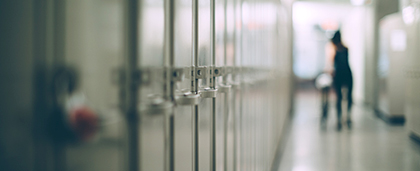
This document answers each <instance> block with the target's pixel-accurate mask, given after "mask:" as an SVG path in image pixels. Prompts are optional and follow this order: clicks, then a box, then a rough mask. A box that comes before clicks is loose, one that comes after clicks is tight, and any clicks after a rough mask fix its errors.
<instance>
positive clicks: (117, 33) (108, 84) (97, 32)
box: [53, 0, 126, 171]
mask: <svg viewBox="0 0 420 171" xmlns="http://www.w3.org/2000/svg"><path fill="white" fill-rule="evenodd" d="M55 5H56V6H55V9H54V10H55V12H56V14H57V13H59V14H57V15H58V16H61V17H59V18H58V19H57V20H56V21H57V22H59V23H56V27H57V28H62V29H61V30H60V31H58V32H56V34H55V36H56V38H62V39H61V41H57V42H56V44H57V45H56V46H57V47H58V48H56V51H58V53H57V54H59V52H60V51H61V52H62V54H61V55H60V54H59V55H57V56H55V59H54V60H55V61H56V62H55V65H56V67H58V68H61V67H62V68H65V69H64V70H67V69H68V68H71V71H69V72H72V74H73V75H74V79H75V80H76V83H75V84H76V85H75V90H74V91H73V92H72V93H68V94H65V96H67V97H66V98H65V102H64V103H65V108H66V109H65V110H66V113H65V114H64V115H66V116H65V117H66V119H67V120H68V122H69V123H68V124H69V125H70V127H71V126H72V125H74V124H76V125H77V124H82V125H83V124H86V125H87V126H86V125H85V126H86V127H94V129H95V131H94V132H93V133H92V135H89V136H90V137H86V138H85V137H82V138H80V137H79V138H76V139H75V140H68V141H65V142H61V143H60V147H59V148H60V149H56V152H57V153H60V154H59V155H58V156H57V157H58V158H59V159H58V160H62V161H61V162H62V163H61V164H59V165H60V166H58V168H57V169H58V170H78V171H81V170H110V171H111V170H123V168H124V167H125V165H124V163H125V161H124V160H125V159H126V155H125V153H124V152H125V150H124V146H125V145H126V134H125V132H126V125H125V122H124V120H125V119H124V118H125V117H124V114H123V113H122V112H121V108H120V107H119V105H120V104H121V103H120V92H119V86H118V85H116V84H115V83H113V81H114V80H113V77H112V75H113V72H114V70H116V69H118V68H119V67H121V66H122V64H123V60H124V53H125V52H124V48H125V47H124V41H125V40H124V30H123V29H124V8H125V6H124V3H123V1H119V0H105V1H102V0H76V1H73V0H68V1H62V2H56V4H55ZM60 48H61V49H60ZM53 79H55V78H53ZM59 81H60V80H57V83H56V84H59ZM81 108H82V110H89V111H91V112H92V113H93V116H90V115H92V114H90V115H88V114H86V112H85V113H83V112H80V111H79V114H75V113H74V112H73V113H72V111H74V110H81ZM76 113H77V112H76ZM85 115H86V116H85ZM89 117H93V118H95V119H92V118H90V119H89ZM73 118H75V119H74V120H73ZM78 119H79V121H78ZM93 120H94V121H93ZM75 122H76V123H75ZM77 122H80V123H77ZM92 122H94V123H95V124H94V125H93V126H92V125H89V124H93V123H92ZM73 129H79V128H73ZM80 129H81V131H79V132H83V131H85V130H84V129H83V126H82V128H80ZM76 132H77V130H76ZM82 136H84V135H82Z"/></svg>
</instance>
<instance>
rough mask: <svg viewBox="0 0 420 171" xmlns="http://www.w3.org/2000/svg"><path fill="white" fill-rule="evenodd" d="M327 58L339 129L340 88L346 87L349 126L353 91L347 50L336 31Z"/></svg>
mask: <svg viewBox="0 0 420 171" xmlns="http://www.w3.org/2000/svg"><path fill="white" fill-rule="evenodd" d="M330 47H332V48H330V49H331V50H330V53H329V55H328V56H329V60H330V62H331V64H333V70H332V71H331V74H332V75H333V87H334V89H335V93H336V96H337V104H336V108H337V119H338V120H337V129H338V130H341V127H342V124H341V116H342V108H341V101H342V100H343V94H342V90H341V89H342V88H343V87H347V102H348V105H347V111H348V113H347V126H348V127H349V128H351V124H352V121H351V115H350V110H351V107H352V104H353V98H352V91H353V76H352V72H351V69H350V65H349V50H348V48H347V47H346V46H344V45H343V43H342V41H341V33H340V31H337V32H336V33H335V34H334V37H333V38H332V39H331V44H330Z"/></svg>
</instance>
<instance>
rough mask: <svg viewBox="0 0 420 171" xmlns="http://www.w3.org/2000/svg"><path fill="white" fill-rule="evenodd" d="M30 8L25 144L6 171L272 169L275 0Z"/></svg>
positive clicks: (45, 3) (281, 105)
mask: <svg viewBox="0 0 420 171" xmlns="http://www.w3.org/2000/svg"><path fill="white" fill-rule="evenodd" d="M32 5H33V9H34V12H33V15H34V16H33V21H32V22H33V24H34V25H33V28H34V38H33V42H34V43H33V44H31V45H32V46H33V47H34V49H36V50H35V51H36V53H34V54H33V55H32V56H31V55H29V57H28V58H30V59H31V60H33V61H31V62H28V66H30V67H33V68H29V69H33V70H34V71H35V74H33V75H30V74H29V72H25V74H22V75H24V76H26V77H27V78H28V79H32V80H34V82H35V83H33V84H29V85H31V86H27V87H25V88H27V89H30V91H27V92H23V93H22V96H27V97H32V96H34V97H33V99H32V100H29V99H30V98H28V99H27V100H28V101H27V104H29V105H34V106H35V109H34V110H31V109H28V113H29V114H28V116H23V117H24V118H26V119H27V120H29V121H27V122H31V123H34V124H33V125H30V126H28V128H29V127H30V128H33V129H34V131H33V133H28V137H31V138H26V139H27V140H28V142H26V144H33V146H31V147H28V150H27V151H32V152H24V153H21V155H20V157H21V158H22V157H26V160H25V163H28V166H26V167H22V166H18V165H8V167H9V168H10V169H9V170H62V171H64V170H69V171H71V170H78V171H88V170H104V171H107V170H110V171H111V170H112V171H114V170H130V171H134V170H136V171H137V170H142V171H148V170H182V171H184V170H194V171H198V170H201V171H207V170H208V171H214V170H225V171H228V170H232V171H233V170H241V171H248V170H271V168H272V167H273V163H275V156H276V154H277V146H278V144H279V142H280V141H281V140H282V139H283V138H284V137H283V136H282V132H283V127H284V126H285V125H286V124H287V122H288V120H287V119H286V118H287V117H288V115H289V112H290V111H291V109H290V106H291V104H292V99H291V91H292V82H291V80H292V79H291V78H292V74H291V71H292V68H291V66H292V65H291V61H292V60H291V52H290V51H291V48H290V47H291V45H290V43H289V42H288V40H289V39H290V38H291V37H290V36H291V26H290V24H291V22H290V21H288V20H289V18H290V17H288V16H287V13H288V12H287V9H286V7H285V6H284V5H282V4H281V3H280V1H275V0H264V1H260V0H210V1H206V0H191V1H189V0H178V1H173V0H158V1H154V0H153V1H143V0H64V1H53V0H37V1H34V2H33V4H31V7H32ZM16 6H17V5H16ZM16 9H19V8H18V7H16ZM9 12H10V13H12V14H16V13H13V12H12V11H9ZM28 15H29V14H28ZM29 31H30V29H29ZM19 59H20V58H19ZM22 59H24V58H23V57H22ZM13 62H17V61H16V60H15V61H13ZM2 66H3V65H2ZM23 67H27V66H25V65H22V66H21V67H16V68H15V69H14V70H12V69H11V70H10V72H12V73H19V72H20V70H24V69H25V68H23ZM3 77H4V76H2V79H3ZM12 83H13V84H20V83H21V82H12ZM32 85H33V86H32ZM2 88H4V86H1V89H2ZM2 98H3V97H2ZM3 101H4V100H3V99H2V101H1V102H2V104H3ZM15 104H16V103H15ZM6 113H7V112H6ZM7 114H8V115H9V114H10V115H11V114H12V113H10V112H9V113H7ZM29 115H31V116H29ZM5 119H6V120H8V119H9V120H10V121H14V120H15V118H12V117H9V118H8V117H6V118H5ZM10 128H12V126H10ZM25 129H26V128H25ZM16 131H17V132H19V131H21V132H23V131H22V130H16ZM0 132H1V133H2V135H3V133H4V134H6V132H4V131H3V130H1V131H0ZM26 139H25V140H26ZM16 141H18V140H16ZM22 143H24V142H22ZM10 144H11V143H10V142H5V143H2V144H1V146H0V147H2V148H1V149H3V147H4V148H6V147H8V146H10ZM24 144H25V143H24ZM12 149H15V148H12ZM14 152H16V151H10V152H7V153H4V154H0V157H2V158H3V157H7V155H9V154H13V153H14ZM2 158H0V159H2ZM1 164H3V163H1Z"/></svg>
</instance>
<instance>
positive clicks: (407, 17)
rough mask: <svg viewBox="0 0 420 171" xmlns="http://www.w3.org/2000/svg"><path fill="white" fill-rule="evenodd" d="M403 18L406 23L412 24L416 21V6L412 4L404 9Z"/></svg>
mask: <svg viewBox="0 0 420 171" xmlns="http://www.w3.org/2000/svg"><path fill="white" fill-rule="evenodd" d="M402 18H403V20H404V23H405V24H408V25H410V24H412V23H413V22H414V8H413V7H412V6H408V7H405V8H404V9H403V11H402Z"/></svg>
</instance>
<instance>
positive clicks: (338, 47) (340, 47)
mask: <svg viewBox="0 0 420 171" xmlns="http://www.w3.org/2000/svg"><path fill="white" fill-rule="evenodd" d="M331 42H332V43H333V45H334V47H335V49H336V50H338V51H342V50H344V49H347V47H346V46H344V45H343V42H341V33H340V30H338V31H337V32H335V34H334V37H333V38H332V39H331Z"/></svg>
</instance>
